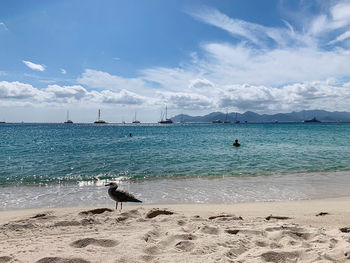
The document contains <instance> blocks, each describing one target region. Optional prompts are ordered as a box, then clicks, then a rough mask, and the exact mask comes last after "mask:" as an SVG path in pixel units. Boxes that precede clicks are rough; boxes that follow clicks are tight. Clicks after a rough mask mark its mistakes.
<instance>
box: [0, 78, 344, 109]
mask: <svg viewBox="0 0 350 263" xmlns="http://www.w3.org/2000/svg"><path fill="white" fill-rule="evenodd" d="M193 83H200V82H198V81H196V80H195V81H194V82H193ZM202 83H206V82H205V81H204V82H203V81H202ZM207 84H208V83H206V86H208V85H207ZM213 85H214V84H213ZM214 86H216V84H215V85H214ZM0 101H1V102H2V103H7V104H9V103H12V104H13V105H17V106H18V105H19V104H20V103H21V104H22V105H25V104H28V103H30V104H33V105H38V106H40V105H41V106H47V105H56V106H59V105H61V106H62V105H66V104H69V105H76V106H78V105H80V106H85V107H90V106H93V107H97V106H99V105H109V106H118V105H119V106H136V107H147V108H153V109H158V108H159V106H162V105H164V104H167V105H168V108H171V109H173V110H174V109H175V110H178V111H183V110H191V111H201V110H212V111H214V110H222V109H224V108H227V109H230V110H234V111H239V112H243V111H247V110H251V111H256V112H259V113H276V112H291V111H294V110H303V109H325V110H330V111H334V110H339V111H350V82H346V83H344V84H341V83H337V82H336V81H334V80H327V81H314V82H303V83H295V84H291V85H284V86H282V87H279V88H276V87H270V86H262V85H260V86H255V85H248V84H242V85H226V86H222V87H221V88H220V89H216V90H215V92H211V93H210V92H206V93H204V94H199V93H194V92H169V91H159V92H157V93H156V94H154V96H153V97H145V96H142V95H140V94H137V93H134V92H130V91H127V90H121V91H119V92H113V91H110V90H104V91H96V90H92V91H88V90H86V89H85V88H84V87H82V86H79V85H75V86H59V85H49V86H48V87H47V88H46V89H37V88H34V87H33V86H32V85H30V84H25V83H20V82H6V81H2V82H0Z"/></svg>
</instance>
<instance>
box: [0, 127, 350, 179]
mask: <svg viewBox="0 0 350 263" xmlns="http://www.w3.org/2000/svg"><path fill="white" fill-rule="evenodd" d="M129 133H132V134H133V137H128V134H129ZM236 138H237V139H238V140H239V142H240V143H241V147H239V148H235V147H233V146H232V142H233V141H234V139H236ZM349 170H350V124H341V125H336V124H330V123H319V124H313V123H312V124H302V123H299V124H297V123H292V124H200V125H199V124H185V125H180V124H176V125H169V126H159V125H124V126H122V125H88V124H73V125H65V124H2V125H0V185H1V186H11V185H17V186H18V185H39V184H57V183H66V182H72V183H76V182H82V181H83V182H84V181H86V182H88V181H97V180H103V179H115V178H124V179H132V180H139V179H142V180H148V179H154V178H183V177H203V178H206V177H210V176H214V177H221V176H224V177H226V176H233V177H235V176H239V177H242V176H248V177H249V176H269V175H276V174H277V175H281V174H282V175H283V174H289V173H305V172H306V173H309V172H326V171H349Z"/></svg>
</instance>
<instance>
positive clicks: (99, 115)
mask: <svg viewBox="0 0 350 263" xmlns="http://www.w3.org/2000/svg"><path fill="white" fill-rule="evenodd" d="M100 119H101V109H98V120H100Z"/></svg>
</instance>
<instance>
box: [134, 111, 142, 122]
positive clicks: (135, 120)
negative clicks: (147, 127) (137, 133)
mask: <svg viewBox="0 0 350 263" xmlns="http://www.w3.org/2000/svg"><path fill="white" fill-rule="evenodd" d="M132 123H135V124H138V123H141V122H140V121H138V120H137V119H136V112H135V118H134V120H133V121H132Z"/></svg>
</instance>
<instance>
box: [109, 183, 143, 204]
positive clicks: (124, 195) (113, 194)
mask: <svg viewBox="0 0 350 263" xmlns="http://www.w3.org/2000/svg"><path fill="white" fill-rule="evenodd" d="M106 186H109V189H108V195H109V197H110V198H112V199H113V200H114V201H115V209H118V202H120V207H121V208H120V210H122V209H123V202H136V203H142V201H140V200H138V199H137V198H136V197H135V196H134V195H132V194H130V193H128V192H127V191H124V190H118V189H117V188H118V185H117V184H116V183H113V182H112V183H108V184H106Z"/></svg>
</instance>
